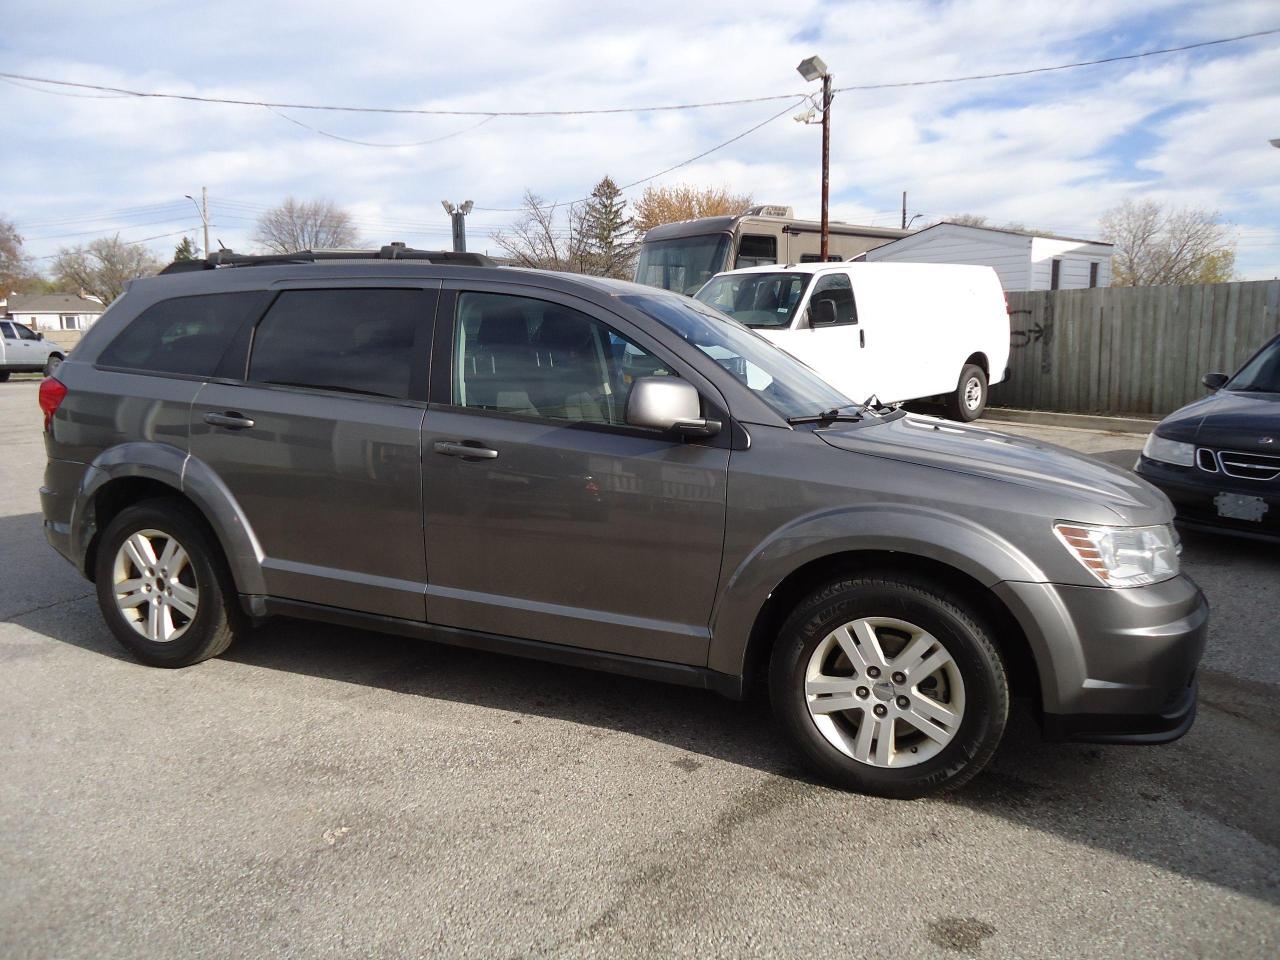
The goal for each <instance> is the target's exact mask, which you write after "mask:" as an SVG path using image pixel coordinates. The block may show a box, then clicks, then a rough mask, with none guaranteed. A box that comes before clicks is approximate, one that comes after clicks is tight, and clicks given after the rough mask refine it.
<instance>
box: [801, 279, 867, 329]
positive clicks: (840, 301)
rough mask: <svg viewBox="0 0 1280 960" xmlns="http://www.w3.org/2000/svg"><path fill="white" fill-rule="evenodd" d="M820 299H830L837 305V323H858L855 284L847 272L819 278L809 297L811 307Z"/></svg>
mask: <svg viewBox="0 0 1280 960" xmlns="http://www.w3.org/2000/svg"><path fill="white" fill-rule="evenodd" d="M819 300H830V301H831V302H832V303H834V304H835V305H836V323H838V324H840V323H857V322H858V309H857V306H856V305H855V304H854V302H853V286H852V285H851V284H850V283H849V275H848V274H846V273H828V274H827V275H826V276H822V277H819V278H818V282H817V283H815V284H814V285H813V294H812V296H810V297H809V308H810V309H812V308H813V305H814V304H815V303H816V302H818V301H819Z"/></svg>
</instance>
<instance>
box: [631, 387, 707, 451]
mask: <svg viewBox="0 0 1280 960" xmlns="http://www.w3.org/2000/svg"><path fill="white" fill-rule="evenodd" d="M627 423H628V424H629V425H630V426H633V427H647V428H648V429H650V430H663V431H666V432H668V433H678V434H680V435H682V436H686V437H713V436H715V435H716V434H717V433H719V432H720V421H719V420H705V419H703V416H702V400H701V398H700V397H699V396H698V391H697V389H696V388H695V387H694V386H693V384H691V383H686V382H685V381H684V380H681V379H679V378H678V377H640V378H638V379H637V380H636V381H635V382H634V383H632V384H631V393H630V395H629V396H628V397H627Z"/></svg>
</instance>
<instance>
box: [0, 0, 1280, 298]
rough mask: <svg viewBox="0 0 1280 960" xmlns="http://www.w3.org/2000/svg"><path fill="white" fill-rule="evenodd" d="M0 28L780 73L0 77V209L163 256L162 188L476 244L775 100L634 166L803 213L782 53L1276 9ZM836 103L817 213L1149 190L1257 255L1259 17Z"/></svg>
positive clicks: (1065, 49) (795, 129) (1273, 186)
mask: <svg viewBox="0 0 1280 960" xmlns="http://www.w3.org/2000/svg"><path fill="white" fill-rule="evenodd" d="M0 26H2V27H3V29H0V70H3V71H6V72H10V73H17V74H24V75H30V76H37V77H48V78H57V79H63V80H72V81H79V82H83V83H92V84H102V85H108V86H115V87H125V88H130V89H133V90H141V91H159V92H167V93H179V94H194V95H199V96H206V97H222V98H233V99H245V100H255V101H260V100H269V101H275V102H289V103H299V104H330V105H347V106H377V107H391V108H412V109H440V110H464V111H465V110H475V111H531V110H576V109H593V108H605V107H639V106H650V105H660V104H679V103H689V102H695V101H708V100H729V99H739V98H750V97H764V96H770V95H775V94H796V95H797V100H796V101H794V102H793V103H788V102H786V101H768V102H759V103H752V104H742V105H737V106H729V107H719V108H707V109H700V110H684V111H664V112H648V113H620V114H606V115H599V114H596V115H582V116H567V117H540V118H527V117H500V118H497V119H493V120H490V121H488V122H485V123H483V124H480V120H481V119H482V118H479V117H467V116H414V115H407V116H406V115H394V114H362V113H351V112H337V111H315V110H303V109H291V110H280V111H278V112H273V111H271V110H268V109H266V108H263V107H259V106H232V105H222V104H205V103H194V102H187V101H177V100H162V99H137V98H129V97H117V96H104V95H92V94H91V93H90V91H85V90H72V89H69V88H50V87H43V88H41V86H40V85H39V84H31V83H26V82H25V81H24V82H23V84H22V85H18V84H17V83H15V82H5V83H0V216H6V217H8V218H10V219H12V220H14V221H15V222H16V223H17V225H18V227H19V229H20V230H21V232H22V233H23V234H24V236H25V237H26V238H27V249H28V251H29V252H30V253H32V254H34V255H36V256H41V257H46V256H48V255H50V254H53V253H54V252H56V250H57V249H58V248H59V247H60V246H63V245H68V244H75V243H83V242H86V241H88V240H91V239H93V238H94V237H95V236H102V235H109V234H111V233H115V232H117V231H118V232H119V234H120V236H121V237H122V238H124V239H126V240H145V239H146V238H153V237H154V238H156V239H154V240H147V241H146V242H148V245H150V246H153V247H154V248H155V249H156V250H157V252H158V253H163V254H168V253H169V252H170V251H171V249H172V244H173V243H175V242H176V241H177V240H179V239H180V237H181V232H182V231H184V230H185V231H188V232H190V233H191V234H192V235H193V236H194V235H195V234H194V231H195V227H196V226H197V224H198V222H199V220H198V217H197V215H196V211H195V209H194V208H193V207H192V205H191V202H190V201H188V200H186V199H184V196H183V195H184V194H193V195H196V196H198V195H199V192H200V188H201V187H202V186H207V187H208V189H209V197H210V210H211V220H212V222H213V228H212V233H213V235H214V237H216V238H218V239H220V240H221V241H222V242H223V243H224V244H226V245H227V246H229V247H233V248H237V249H247V248H249V247H250V246H251V244H250V243H249V241H248V237H249V234H250V232H251V231H252V226H253V220H254V218H255V217H256V216H257V214H258V213H260V212H261V211H262V210H263V209H265V208H267V207H268V206H270V205H272V204H274V203H276V202H278V201H279V200H280V199H282V198H283V197H285V196H287V195H290V194H292V195H294V196H297V197H300V198H313V197H324V198H330V199H332V200H334V201H336V202H337V203H339V204H341V205H342V206H344V207H346V208H347V209H349V210H350V211H351V212H352V213H353V214H354V215H355V216H356V218H357V221H358V225H359V227H360V230H361V233H362V235H363V237H364V238H365V239H367V240H368V241H370V242H374V243H381V242H385V241H387V240H392V239H402V240H405V241H408V242H409V243H410V244H414V245H419V246H434V247H439V246H447V245H448V236H449V229H448V219H447V217H446V215H445V213H444V211H443V210H442V209H441V206H440V201H441V200H442V199H451V200H458V201H460V200H466V199H470V200H474V201H475V204H476V207H477V210H476V211H475V212H474V213H472V215H471V216H470V217H469V218H468V232H469V236H470V239H471V247H472V249H483V248H485V247H486V246H489V245H490V244H489V242H488V238H487V236H486V235H487V233H488V232H489V231H490V230H492V229H495V228H500V227H501V226H502V225H504V224H509V223H510V222H511V220H512V219H513V218H514V217H515V216H516V214H515V213H513V212H510V208H514V207H517V206H518V204H519V201H520V197H521V194H522V193H523V192H524V190H525V189H526V188H529V189H531V190H533V191H534V192H535V193H537V194H540V195H541V196H543V197H546V198H550V199H557V200H571V199H574V198H577V197H581V196H583V195H585V194H586V192H588V191H589V190H590V187H591V185H592V184H593V183H594V182H595V181H596V180H598V179H599V178H600V176H601V175H603V174H606V173H607V174H609V175H611V176H613V177H614V179H615V180H617V181H618V182H620V183H630V182H632V181H637V180H641V179H642V178H646V177H649V176H651V175H653V174H655V173H658V172H659V171H662V170H664V169H666V168H668V167H672V166H674V165H676V164H679V163H681V162H682V161H685V160H688V159H689V158H691V157H694V156H695V155H697V154H699V153H702V152H703V151H705V150H708V149H710V148H712V147H714V146H716V145H717V144H720V143H722V142H724V141H726V140H729V139H730V138H732V137H735V136H737V135H738V134H741V133H743V132H744V131H746V130H748V129H749V128H751V127H754V126H756V125H758V124H761V123H762V122H764V121H766V120H768V119H769V118H770V117H774V116H775V115H777V118H776V119H774V120H772V121H771V122H768V123H765V124H764V126H762V127H760V129H758V130H756V131H755V132H753V133H751V134H750V135H749V136H746V137H744V138H743V139H741V140H739V141H738V142H736V143H733V144H731V145H729V146H727V147H724V148H723V149H721V150H718V151H716V152H714V153H712V154H710V155H709V156H707V157H705V158H704V159H701V160H698V161H696V162H694V163H691V164H688V165H685V166H682V167H680V168H679V169H677V170H675V171H673V172H671V173H667V174H664V175H663V176H661V177H659V178H658V179H656V180H654V181H651V182H654V183H664V182H665V183H674V182H681V181H684V182H693V183H698V184H715V185H725V186H728V187H731V188H732V189H734V190H736V191H741V192H747V193H751V194H752V195H754V196H755V198H756V199H757V201H759V202H773V203H783V204H789V205H791V206H793V207H794V208H795V209H796V212H797V214H799V215H801V216H805V215H808V216H815V217H816V215H817V211H818V180H819V177H818V173H819V166H818V161H819V147H820V134H819V128H818V127H817V126H805V125H802V124H798V123H796V122H794V121H793V120H792V116H793V115H794V114H795V113H797V112H798V111H799V109H800V107H799V105H798V104H799V99H798V97H799V95H803V94H804V93H805V92H806V91H807V90H811V89H812V88H811V87H810V85H807V84H806V83H805V82H804V81H803V80H801V78H800V77H799V76H798V75H797V74H796V72H795V67H796V64H797V63H798V62H799V61H800V60H801V59H803V58H804V57H806V56H808V55H810V54H813V53H818V54H820V55H821V56H822V57H823V58H824V59H825V61H826V62H827V64H828V66H829V68H830V69H831V71H832V73H833V74H834V76H835V82H836V85H837V87H839V86H843V85H861V84H871V83H887V82H898V81H917V80H930V79H935V78H944V77H955V76H962V75H968V74H975V73H994V72H1000V71H1009V70H1020V69H1026V68H1029V67H1039V66H1050V65H1055V64H1061V63H1069V62H1073V61H1079V60H1091V59H1097V58H1101V57H1107V56H1115V55H1121V54H1126V53H1134V52H1140V51H1144V50H1150V49H1156V48H1162V47H1170V46H1177V45H1180V44H1186V43H1194V42H1197V41H1202V40H1210V39H1217V38H1220V37H1228V36H1234V35H1238V34H1243V33H1248V32H1252V31H1258V30H1265V29H1269V28H1275V27H1280V5H1278V4H1277V3H1276V2H1275V0H1208V2H1179V0H1141V2H1132V0H1055V2H1052V3H1050V2H1045V0H1036V2H1027V0H959V2H910V0H879V2H855V3H839V2H825V3H824V2H811V0H787V2H784V3H779V2H777V0H772V2H769V3H756V2H753V0H739V2H737V3H735V4H723V3H702V4H700V3H696V2H690V0H681V2H671V0H647V2H644V3H626V4H599V3H569V2H555V0H539V2H536V3H530V2H528V0H523V2H514V3H508V2H505V0H486V2H484V3H479V4H476V5H474V6H471V5H468V4H457V3H450V4H444V3H427V2H416V3H399V4H351V3H342V4H337V3H326V2H318V0H310V2H306V3H302V2H283V0H278V2H273V3H261V2H259V3H255V4H245V3H239V2H234V0H223V2H220V3H217V4H205V5H200V6H194V7H193V6H191V5H189V4H182V5H179V4H172V3H169V4H166V3H159V2H149V3H148V2H130V0H118V2H114V3H111V4H94V3H83V2H77V3H62V2H50V0H40V2H25V0H6V3H5V5H4V11H3V13H0ZM55 89H56V90H58V92H57V93H54V92H50V91H51V90H55ZM832 117H833V135H832V139H833V142H832V204H833V213H832V215H833V217H835V218H836V219H842V220H849V221H854V222H860V223H871V224H877V225H896V224H897V222H898V207H899V204H900V201H901V191H903V190H906V191H908V195H909V196H908V206H909V208H910V213H912V214H915V213H921V214H923V215H924V217H925V219H926V220H928V219H941V218H945V217H946V216H948V215H951V214H957V213H978V214H985V215H986V216H988V217H989V218H990V219H991V220H992V221H993V222H1007V221H1018V222H1021V223H1025V224H1027V225H1029V226H1033V227H1038V228H1042V229H1049V230H1054V231H1057V232H1061V233H1066V234H1070V235H1075V236H1092V235H1095V234H1096V233H1097V221H1098V216H1099V215H1100V214H1101V213H1102V212H1103V211H1104V210H1106V209H1107V208H1108V207H1110V206H1113V205H1114V204H1116V203H1118V202H1120V201H1121V200H1124V199H1125V198H1128V197H1153V198H1155V199H1158V200H1161V201H1168V202H1170V203H1173V204H1179V205H1194V206H1197V207H1205V208H1209V209H1211V210H1216V211H1218V212H1220V214H1221V215H1222V217H1223V218H1224V219H1225V220H1227V221H1229V222H1230V223H1231V224H1233V225H1234V229H1235V231H1236V234H1237V237H1238V240H1239V246H1238V260H1237V270H1238V272H1239V273H1240V275H1241V276H1243V277H1245V278H1248V279H1258V278H1269V277H1273V276H1276V275H1278V274H1280V150H1276V149H1273V148H1271V147H1270V146H1268V143H1267V141H1268V139H1270V138H1272V137H1280V35H1273V36H1270V37H1263V38H1259V39H1254V40H1246V41H1242V42H1238V43H1232V44H1225V45H1220V46H1214V47H1208V48H1204V49H1200V50H1196V51H1191V52H1187V53H1179V54H1173V55H1168V56H1160V57H1151V58H1148V59H1143V60H1137V61H1129V62H1124V63H1117V64H1110V65H1103V66H1094V67H1087V68H1082V69H1076V70H1066V71H1061V72H1056V73H1049V74H1042V75H1039V76H1032V77H1024V78H1010V79H1000V80H987V81H978V82H969V83H956V84H950V85H941V86H921V87H908V88H897V89H885V90H876V91H859V92H853V91H850V92H846V93H842V94H840V95H839V96H838V97H837V100H836V103H835V106H834V109H833V113H832ZM295 121H296V122H295ZM299 124H304V125H305V126H301V125H299ZM307 127H311V128H315V129H316V130H319V131H324V133H319V132H315V131H313V130H311V129H307ZM324 134H329V135H330V136H326V135H324ZM452 134H456V136H449V135H452ZM442 137H449V138H448V139H440V138H442ZM336 138H347V139H348V140H362V141H367V142H369V143H373V144H379V146H366V145H362V144H357V143H349V142H346V141H344V140H342V139H336ZM432 140H434V141H435V142H426V143H424V141H432ZM641 189H642V187H636V188H634V189H633V190H631V191H629V194H630V195H638V194H639V192H640V190H641ZM44 262H46V263H47V262H48V261H47V260H46V261H44Z"/></svg>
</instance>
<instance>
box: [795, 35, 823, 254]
mask: <svg viewBox="0 0 1280 960" xmlns="http://www.w3.org/2000/svg"><path fill="white" fill-rule="evenodd" d="M796 71H797V72H798V73H799V74H800V76H802V77H804V78H805V79H806V80H810V81H812V80H817V79H818V78H819V77H821V78H822V248H821V249H822V253H821V257H822V262H823V263H826V262H827V248H828V245H829V243H828V242H829V240H830V236H831V230H830V225H829V223H828V221H827V198H828V195H829V192H830V186H831V74H830V73H828V72H827V65H826V64H825V63H823V62H822V58H821V57H809V58H808V59H806V60H801V61H800V66H798V67H796ZM797 119H799V118H798V117H797Z"/></svg>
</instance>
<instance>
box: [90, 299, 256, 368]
mask: <svg viewBox="0 0 1280 960" xmlns="http://www.w3.org/2000/svg"><path fill="white" fill-rule="evenodd" d="M268 296H269V294H267V293H266V292H265V291H250V292H247V293H212V294H207V295H205V296H199V297H175V298H174V299H172V300H162V301H161V302H160V303H157V304H153V305H152V306H150V307H148V308H147V309H146V310H144V311H143V312H142V313H141V314H140V315H139V316H138V317H137V319H135V320H134V321H133V322H132V323H130V324H129V325H128V326H127V327H125V328H124V329H123V330H122V331H120V334H119V335H118V336H117V337H116V338H115V339H114V340H112V341H111V343H109V344H108V345H107V348H106V349H105V350H103V351H102V353H101V354H100V355H99V357H98V363H99V364H100V365H101V366H105V367H123V368H124V369H127V370H141V371H146V372H149V373H176V374H185V375H188V376H197V377H210V376H213V373H214V371H215V370H216V369H217V367H218V361H220V360H221V359H222V355H223V354H224V353H226V350H227V347H228V346H229V345H230V343H231V341H232V339H233V338H234V337H235V335H236V332H237V331H238V330H239V329H240V328H241V326H242V325H244V324H245V323H250V322H252V320H253V318H254V317H255V316H257V315H258V313H259V312H260V311H261V310H262V308H263V307H264V306H265V305H266V301H267V298H268Z"/></svg>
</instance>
